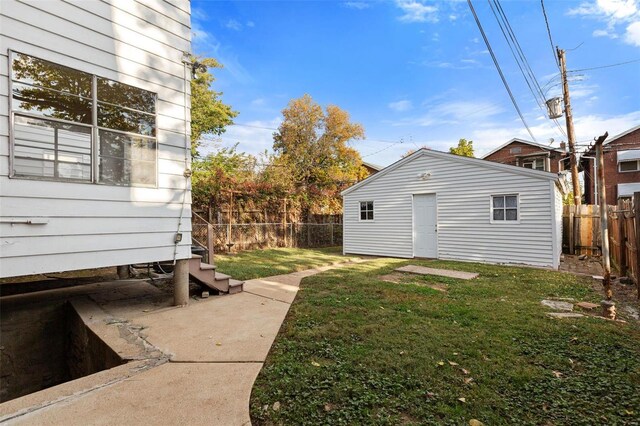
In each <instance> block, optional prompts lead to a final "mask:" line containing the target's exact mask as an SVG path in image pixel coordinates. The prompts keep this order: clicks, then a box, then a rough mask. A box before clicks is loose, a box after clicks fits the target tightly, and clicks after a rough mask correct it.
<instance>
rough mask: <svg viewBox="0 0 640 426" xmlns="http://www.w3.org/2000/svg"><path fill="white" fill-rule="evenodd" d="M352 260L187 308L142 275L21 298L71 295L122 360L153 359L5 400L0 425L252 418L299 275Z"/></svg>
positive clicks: (240, 421) (253, 283) (253, 284)
mask: <svg viewBox="0 0 640 426" xmlns="http://www.w3.org/2000/svg"><path fill="white" fill-rule="evenodd" d="M349 263H351V262H349ZM349 263H346V264H343V265H333V266H329V267H323V268H317V269H311V270H306V271H300V272H296V273H293V274H288V275H279V276H274V277H268V278H265V279H258V280H250V281H247V282H246V284H245V289H247V291H246V292H243V293H239V294H234V295H228V296H217V297H210V298H208V299H203V300H194V299H191V300H190V304H189V305H188V306H186V307H169V306H167V303H168V300H167V296H166V295H165V296H163V294H161V293H158V292H157V291H156V290H157V289H156V288H155V287H153V286H151V285H150V284H148V283H146V282H144V281H141V280H129V281H119V282H113V283H100V284H95V285H90V286H87V287H84V288H73V289H66V290H65V291H62V292H51V293H50V294H49V295H46V294H45V295H44V296H43V294H42V293H46V292H42V293H41V294H40V295H39V296H36V295H29V296H26V297H25V296H20V297H16V298H15V300H13V302H14V303H26V301H25V300H24V299H25V298H26V299H31V298H37V297H50V296H53V297H56V298H57V297H59V298H67V299H68V300H73V306H74V308H75V309H76V312H77V313H78V315H79V316H80V317H81V318H82V319H83V321H84V323H85V324H86V326H87V327H88V328H89V329H90V330H92V331H93V332H94V333H95V334H96V335H99V336H100V337H101V338H102V340H103V341H105V342H107V343H108V344H109V346H110V347H112V348H115V350H116V351H117V352H119V353H120V355H121V356H123V358H125V359H131V358H133V359H136V358H137V359H139V358H140V357H148V358H146V359H144V360H141V361H135V360H134V361H131V362H129V363H127V364H124V365H121V366H118V367H115V368H112V369H110V370H105V371H102V372H99V373H96V374H92V375H90V376H86V377H83V378H80V379H77V380H73V381H70V382H67V383H63V384H61V385H58V386H54V387H51V388H48V389H44V390H42V391H39V392H36V393H33V394H31V395H26V396H24V397H20V398H17V399H15V400H12V401H9V402H6V403H3V404H0V423H3V424H4V423H5V422H6V423H7V424H43V425H54V424H55V425H57V424H65V425H76V424H77V425H85V424H92V425H121V424H188V425H198V424H207V425H224V426H227V425H230V426H233V425H247V424H250V417H249V397H250V395H251V389H252V386H253V383H254V381H255V379H256V377H257V375H258V373H259V371H260V369H261V368H262V365H263V362H264V360H265V359H266V357H267V354H268V353H269V350H270V348H271V345H272V343H273V341H274V340H275V338H276V336H277V334H278V331H279V330H280V326H281V324H282V321H283V320H284V318H285V316H286V314H287V311H288V310H289V306H290V304H291V303H292V302H293V300H294V298H295V295H296V293H297V291H298V287H299V284H300V281H301V280H302V278H304V277H307V276H311V275H314V274H317V273H318V272H321V271H326V270H329V269H333V268H337V267H340V266H344V265H347V264H349ZM118 339H124V340H126V341H122V342H119V341H118ZM141 348H142V349H143V352H138V350H140V349H141ZM168 359H169V360H170V361H167V360H168Z"/></svg>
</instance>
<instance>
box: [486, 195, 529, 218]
mask: <svg viewBox="0 0 640 426" xmlns="http://www.w3.org/2000/svg"><path fill="white" fill-rule="evenodd" d="M493 197H516V213H517V215H518V216H517V217H518V219H517V220H507V214H506V211H505V216H504V217H505V218H504V220H494V219H493ZM511 208H512V207H511ZM502 210H506V199H505V207H503V208H502ZM520 216H521V211H520V194H519V193H511V194H491V195H490V196H489V223H492V224H496V225H517V224H519V223H520Z"/></svg>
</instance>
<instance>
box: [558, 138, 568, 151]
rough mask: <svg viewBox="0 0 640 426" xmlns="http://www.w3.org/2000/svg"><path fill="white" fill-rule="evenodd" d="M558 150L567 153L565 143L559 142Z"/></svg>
mask: <svg viewBox="0 0 640 426" xmlns="http://www.w3.org/2000/svg"><path fill="white" fill-rule="evenodd" d="M560 149H561V150H563V151H565V152H566V151H567V143H566V142H564V141H562V142H560Z"/></svg>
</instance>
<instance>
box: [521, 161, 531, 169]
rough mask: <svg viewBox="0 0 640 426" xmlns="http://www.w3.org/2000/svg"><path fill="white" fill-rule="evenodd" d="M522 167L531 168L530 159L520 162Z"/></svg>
mask: <svg viewBox="0 0 640 426" xmlns="http://www.w3.org/2000/svg"><path fill="white" fill-rule="evenodd" d="M522 167H524V168H525V169H533V163H532V162H531V161H527V162H526V163H522Z"/></svg>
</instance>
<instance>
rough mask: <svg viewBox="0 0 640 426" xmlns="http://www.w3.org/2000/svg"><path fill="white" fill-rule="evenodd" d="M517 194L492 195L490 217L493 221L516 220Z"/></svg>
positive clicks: (517, 216)
mask: <svg viewBox="0 0 640 426" xmlns="http://www.w3.org/2000/svg"><path fill="white" fill-rule="evenodd" d="M518 218H519V214H518V196H517V195H492V196H491V219H492V221H495V222H502V221H517V220H518Z"/></svg>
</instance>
